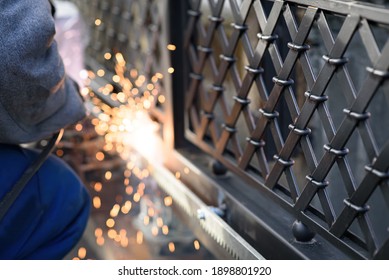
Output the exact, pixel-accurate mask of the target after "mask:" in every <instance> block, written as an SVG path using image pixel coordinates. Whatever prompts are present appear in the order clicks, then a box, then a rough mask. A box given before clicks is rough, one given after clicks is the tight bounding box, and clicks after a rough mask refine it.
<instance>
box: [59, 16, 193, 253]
mask: <svg viewBox="0 0 389 280" xmlns="http://www.w3.org/2000/svg"><path fill="white" fill-rule="evenodd" d="M95 24H96V25H99V24H101V21H100V20H98V19H97V20H96V22H95ZM167 48H168V50H169V51H174V50H175V49H176V47H175V46H174V45H171V44H169V45H168V46H167ZM103 57H104V59H105V60H107V61H114V63H115V67H114V69H115V73H113V74H110V73H109V71H107V70H106V69H98V70H97V71H96V72H92V71H89V72H88V82H87V87H85V88H83V89H82V95H84V96H89V103H90V104H91V105H90V106H91V107H90V111H91V124H92V125H93V127H94V130H95V132H96V134H97V135H98V136H99V137H100V138H102V139H103V141H102V143H101V147H100V149H101V150H94V151H93V154H92V155H91V158H93V159H94V160H95V161H97V162H98V163H100V164H102V166H106V167H104V170H103V173H102V175H103V180H102V181H101V182H92V183H91V184H90V186H91V189H92V190H93V192H94V194H93V199H92V203H93V207H94V209H96V210H98V209H100V211H101V210H103V209H108V213H107V216H106V218H105V220H104V224H102V225H100V227H97V228H96V229H95V232H94V235H95V241H96V244H97V245H98V246H100V247H102V246H106V245H108V244H109V243H111V242H114V243H115V244H116V245H119V247H122V248H127V247H128V246H129V245H130V244H134V243H136V244H138V245H139V246H141V245H142V244H143V243H145V242H146V241H147V238H150V237H153V238H158V237H160V236H164V237H165V238H166V237H168V236H170V235H171V234H174V227H173V229H171V220H172V217H171V214H169V213H171V211H172V210H171V207H172V204H173V199H172V197H171V196H162V197H160V201H156V202H154V201H152V200H151V199H150V196H149V195H148V194H147V192H150V191H149V190H150V186H149V180H148V178H149V176H150V171H151V167H150V166H146V167H145V166H142V165H143V163H140V160H139V156H138V155H137V153H139V154H141V155H142V156H143V157H146V158H152V159H153V164H159V163H162V161H163V155H162V151H163V149H161V145H160V142H159V141H160V140H159V139H160V135H158V133H159V129H160V127H159V124H157V123H156V122H154V121H153V120H152V119H151V118H150V114H149V113H150V110H151V109H153V108H155V107H156V106H159V105H163V104H164V103H165V102H166V98H165V96H164V95H163V91H162V90H161V83H162V80H163V78H164V76H163V74H161V73H155V74H153V75H149V76H146V75H143V74H141V73H139V72H138V71H137V70H136V69H129V68H128V66H127V63H126V61H125V59H124V56H123V55H122V54H121V53H116V54H111V53H109V52H106V53H104V55H103ZM166 72H167V73H170V74H172V73H173V72H174V69H173V68H169V69H167V70H166ZM101 78H102V79H101ZM94 79H96V80H97V79H98V80H99V81H100V80H105V81H108V82H107V83H106V84H105V85H103V86H100V88H99V89H98V91H97V92H93V90H92V89H91V87H89V86H90V85H91V84H92V83H93V80H94ZM96 83H97V81H96ZM75 129H76V131H78V132H80V131H82V130H83V129H84V127H83V126H82V124H78V125H77V126H76V127H75ZM134 150H135V151H137V153H134ZM57 153H58V154H63V151H62V150H58V151H57ZM110 155H119V156H120V157H121V159H122V160H123V161H124V162H126V164H125V171H124V173H123V174H122V175H124V179H123V188H124V189H123V190H124V193H125V195H127V197H122V196H120V197H119V196H117V197H116V200H115V202H114V203H112V204H111V205H107V202H105V201H104V198H103V194H102V193H103V191H104V190H105V189H106V188H109V185H110V184H111V183H113V181H114V180H115V178H117V174H116V177H115V172H114V169H112V168H111V167H109V165H103V164H104V162H105V161H107V160H109V158H110ZM188 173H189V169H187V168H186V169H185V170H184V172H183V173H181V172H177V173H176V174H175V176H176V178H177V179H180V178H181V176H182V175H184V174H188ZM131 177H132V178H134V179H135V181H138V183H135V182H134V180H132V179H131ZM146 189H147V190H146ZM137 205H138V206H140V207H141V208H142V207H144V210H145V211H143V212H142V211H141V213H139V215H138V219H139V220H140V221H141V222H140V224H141V226H139V228H138V229H137V230H136V232H130V231H127V230H126V229H123V228H122V225H121V224H120V216H121V215H130V214H131V210H133V209H136V208H137V207H136V206H137ZM138 208H139V207H138ZM131 234H133V235H134V236H133V237H131V236H130V235H131ZM166 246H167V248H168V250H169V252H170V253H172V254H173V253H174V252H175V251H176V250H177V248H176V244H175V243H174V242H172V241H169V240H168V241H167V243H166ZM199 248H200V244H199V242H198V241H195V243H194V249H195V250H199ZM86 255H87V252H86V249H85V248H83V247H82V248H80V249H79V250H78V252H77V256H76V257H75V258H74V259H85V258H86Z"/></svg>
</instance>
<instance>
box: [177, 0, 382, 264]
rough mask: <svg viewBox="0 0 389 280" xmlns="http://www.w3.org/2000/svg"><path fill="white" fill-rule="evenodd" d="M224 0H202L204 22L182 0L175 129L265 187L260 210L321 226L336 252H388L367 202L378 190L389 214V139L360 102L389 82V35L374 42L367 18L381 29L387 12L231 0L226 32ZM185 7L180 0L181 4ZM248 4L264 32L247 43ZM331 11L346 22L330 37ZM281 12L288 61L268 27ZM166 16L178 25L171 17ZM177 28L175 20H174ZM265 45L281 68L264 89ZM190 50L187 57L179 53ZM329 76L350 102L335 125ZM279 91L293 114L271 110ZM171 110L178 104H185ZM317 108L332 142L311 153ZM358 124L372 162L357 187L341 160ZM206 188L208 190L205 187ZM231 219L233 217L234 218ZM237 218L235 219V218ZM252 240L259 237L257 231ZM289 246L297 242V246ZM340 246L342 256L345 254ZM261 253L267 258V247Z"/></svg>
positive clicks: (346, 5) (347, 5)
mask: <svg viewBox="0 0 389 280" xmlns="http://www.w3.org/2000/svg"><path fill="white" fill-rule="evenodd" d="M173 2H175V1H173ZM225 2H227V1H222V0H219V1H208V6H209V9H210V11H211V16H209V18H208V24H207V26H206V27H205V26H204V23H203V22H202V18H201V17H202V14H201V1H188V3H187V5H188V6H186V8H184V9H187V12H186V14H187V17H188V19H187V21H186V22H187V23H186V26H187V27H186V30H185V35H184V50H183V53H182V54H181V55H182V57H181V58H180V60H178V61H174V58H173V63H175V65H174V66H175V68H176V69H178V70H179V71H180V72H182V73H187V75H186V77H188V79H187V81H188V82H187V87H186V88H187V90H186V94H185V97H184V100H180V99H179V97H177V96H175V95H178V94H179V92H180V91H175V92H173V97H172V98H173V99H174V98H176V101H177V99H178V102H177V103H175V106H181V104H182V103H181V104H180V102H184V103H185V112H177V111H176V114H179V113H182V115H181V118H178V117H176V118H175V121H179V120H181V119H185V121H186V122H185V127H184V130H183V131H184V133H182V132H183V131H178V133H182V134H181V135H178V137H180V136H182V135H183V134H184V135H185V138H186V139H189V140H190V142H191V143H193V144H194V145H195V146H197V147H199V148H201V149H202V150H203V151H205V152H206V153H208V154H210V155H211V156H212V157H213V158H215V159H217V160H218V161H220V162H221V163H222V164H223V165H224V166H226V167H227V169H228V170H230V171H232V172H233V173H234V174H235V175H236V176H238V177H240V178H241V179H243V180H244V181H245V182H246V183H249V184H250V185H251V186H254V188H255V189H257V190H259V191H260V192H261V193H262V194H263V193H265V194H266V196H267V197H268V198H270V200H268V201H267V202H265V203H266V204H265V207H264V208H267V206H268V207H269V208H272V207H273V203H275V204H277V205H279V206H281V207H282V208H283V209H284V210H286V211H287V212H288V214H289V215H291V216H293V217H295V219H296V220H297V221H300V222H302V223H303V224H302V225H301V224H300V223H299V222H297V223H295V226H294V228H293V231H294V233H295V237H296V238H297V239H299V238H301V239H302V241H310V238H312V236H313V234H311V233H310V232H311V231H312V232H315V233H316V234H317V236H316V238H319V237H318V236H320V237H321V238H324V239H325V240H326V241H327V242H329V243H331V244H332V245H333V246H335V247H336V248H337V250H339V251H341V252H342V253H341V254H339V255H338V256H339V257H341V258H343V257H346V256H347V257H351V258H388V257H389V255H388V254H389V237H387V238H386V241H384V242H378V241H377V239H376V237H375V232H374V229H373V227H372V226H371V220H370V217H369V206H368V205H367V203H368V201H369V199H370V197H371V195H372V193H373V192H374V191H375V190H376V189H379V190H380V191H381V195H382V197H383V199H384V200H385V203H386V205H384V208H383V209H382V213H386V215H387V213H388V206H389V189H388V182H387V179H388V177H389V175H388V172H387V170H388V168H389V161H388V160H387V159H388V155H389V154H388V153H389V144H388V143H387V144H386V145H385V146H383V147H378V146H377V143H376V140H375V137H374V135H373V133H372V132H371V127H370V123H369V117H370V114H369V113H368V112H367V111H366V110H367V109H368V106H369V104H370V102H371V100H372V99H373V98H374V96H375V94H376V93H377V91H378V90H379V89H382V90H383V91H384V92H386V91H387V89H388V88H387V83H386V79H387V78H388V77H389V73H388V67H389V40H386V43H385V45H384V47H383V48H382V50H380V49H379V47H378V45H377V43H376V38H375V36H374V34H373V32H372V30H371V28H370V25H381V26H383V27H385V28H387V27H388V26H389V17H388V16H389V11H388V10H387V9H383V8H378V7H374V6H370V5H366V4H362V3H353V2H343V1H333V0H326V1H304V0H292V1H234V0H232V1H229V3H230V7H231V10H232V14H233V17H234V22H233V23H232V25H233V27H234V31H233V33H232V34H231V35H230V36H226V33H225V31H224V29H223V28H224V27H223V25H222V24H221V23H222V22H223V7H224V5H225ZM238 2H241V4H240V3H238ZM265 2H274V4H272V6H271V10H270V12H269V13H268V16H267V12H266V11H265V9H264V6H263V4H264V3H265ZM176 4H177V2H176ZM239 4H240V5H239ZM181 5H183V6H184V4H181ZM176 9H177V6H175V7H174V11H171V12H172V13H175V14H174V16H175V15H176V11H177V10H176ZM252 9H253V10H254V11H255V13H256V16H257V19H258V22H259V25H260V30H261V33H258V35H257V37H258V39H259V41H258V43H257V45H256V48H255V49H252V47H251V44H250V43H251V42H249V37H248V36H247V34H246V32H247V30H248V28H249V26H248V25H247V23H246V20H247V18H248V14H249V12H250V10H252ZM294 9H299V10H304V15H303V16H302V17H301V18H298V17H297V15H296V14H295V12H294ZM328 14H336V15H338V16H340V17H341V18H343V24H342V26H341V29H340V31H339V33H338V34H337V35H336V36H334V35H333V33H332V31H331V28H330V26H329V22H328V20H327V15H328ZM171 18H172V15H171ZM281 18H283V19H284V20H285V22H286V26H287V29H288V30H287V31H288V32H289V35H290V37H291V38H292V41H291V42H289V43H288V44H287V47H288V48H289V51H288V52H287V55H286V56H285V59H284V60H283V59H282V58H281V56H280V54H279V53H280V52H279V48H280V46H279V45H278V44H277V41H278V40H277V39H278V37H277V34H275V33H274V30H275V28H276V25H277V24H278V23H279V21H280V19H281ZM172 21H173V24H174V21H175V20H174V19H173V18H172ZM298 21H300V22H298ZM314 24H316V25H317V26H318V28H319V31H320V36H321V38H322V39H323V41H324V45H325V48H326V50H327V53H326V54H324V55H323V56H322V59H323V60H324V61H325V62H326V63H325V64H324V66H323V67H322V68H321V69H320V72H319V74H318V75H315V74H314V72H313V71H312V66H311V61H310V57H309V56H308V54H307V52H308V50H309V49H310V46H309V45H308V44H307V37H308V35H309V33H310V32H311V30H312V26H313V25H314ZM174 26H175V28H176V27H177V25H176V24H174ZM355 34H359V36H360V37H361V39H362V42H363V45H364V47H365V49H366V51H367V54H368V57H369V60H370V65H366V71H367V72H368V73H369V75H367V78H366V80H365V81H364V83H363V85H362V87H361V88H360V90H359V91H358V92H357V91H356V89H355V87H354V85H353V82H352V80H351V79H350V78H349V75H350V73H349V70H348V67H347V63H348V59H347V58H346V57H344V54H345V52H346V51H347V48H348V46H349V43H350V42H351V40H352V39H353V37H354V36H355ZM219 38H221V39H219ZM173 39H174V38H173ZM178 39H180V38H178ZM218 39H219V44H221V45H222V51H223V53H221V54H220V63H219V64H218V63H217V62H216V58H215V54H214V49H213V47H212V44H213V42H214V40H218ZM238 43H242V44H243V48H244V51H245V55H246V58H247V60H248V65H247V66H246V67H245V69H246V71H247V73H246V74H245V75H244V77H243V78H242V80H240V77H239V75H238V74H237V71H238V69H237V66H236V64H235V62H236V56H235V53H236V48H237V45H238ZM178 44H179V43H178ZM266 52H267V53H268V54H269V55H270V57H271V61H272V64H273V66H274V68H275V70H276V72H277V75H276V76H275V77H272V82H273V83H274V85H273V86H272V88H271V90H269V92H268V91H267V88H266V87H265V86H264V82H263V79H264V77H265V75H264V74H265V73H266V69H264V68H262V62H263V58H264V55H265V53H266ZM176 55H177V54H176ZM186 55H187V58H188V60H186V59H185V56H186ZM184 61H188V62H189V67H186V66H185V65H184V63H183V62H184ZM297 61H299V63H300V64H301V66H302V68H303V72H304V76H305V79H306V83H307V90H306V91H305V93H304V95H305V98H306V99H305V102H304V104H303V106H300V107H299V106H298V104H297V101H296V96H297V94H301V93H296V92H295V89H294V81H293V80H292V79H291V76H292V74H293V70H294V68H295V65H296V63H297ZM207 63H208V64H210V65H212V67H211V72H212V75H213V77H205V76H204V74H203V73H204V72H205V69H206V67H207V66H206V64H207ZM188 68H189V69H188ZM185 71H189V72H185ZM227 74H229V75H231V76H232V80H233V81H234V86H235V92H236V96H235V97H234V102H235V103H234V104H233V105H232V108H231V110H229V109H228V104H227V103H228V102H227V101H226V100H225V99H226V96H224V90H225V88H224V83H225V81H226V76H227ZM184 78H185V76H184ZM206 79H208V80H211V81H212V86H211V87H210V88H206V86H205V83H204V80H206ZM333 79H337V80H338V82H339V83H340V84H341V86H342V89H343V92H344V95H345V98H346V100H347V102H348V104H349V107H348V108H345V109H344V110H343V111H344V118H343V121H342V122H341V125H340V127H339V128H338V129H335V126H334V124H333V123H332V120H331V115H330V112H329V110H328V107H327V105H326V101H327V99H328V97H327V96H326V95H325V92H326V89H327V87H328V84H329V83H330V82H331V81H332V80H333ZM175 82H177V81H174V80H173V84H175ZM253 84H255V85H256V87H257V88H258V93H259V95H260V97H261V100H262V101H263V102H264V103H265V104H264V106H263V107H262V108H261V109H260V110H259V111H260V113H261V116H260V117H259V118H258V119H257V120H254V117H253V116H252V115H251V112H250V110H249V109H248V106H247V105H248V104H249V103H250V100H249V99H248V93H249V90H250V89H251V88H252V86H253ZM176 86H177V87H178V88H179V87H181V89H182V87H185V84H182V81H181V80H180V81H179V82H178V85H177V84H176ZM282 98H284V99H285V101H286V103H287V107H288V110H289V112H277V111H275V109H276V107H277V104H278V103H279V102H280V100H281V99H282ZM199 100H200V102H199ZM199 104H200V105H199ZM217 104H220V106H221V107H222V108H223V110H224V111H223V117H222V119H219V120H215V118H217V117H219V118H220V116H216V114H214V110H215V107H216V105H217ZM177 109H178V110H181V107H178V108H176V110H177ZM316 111H317V113H318V115H319V117H320V120H321V122H322V123H323V128H324V131H325V134H326V136H327V139H328V144H327V145H325V146H324V149H325V151H326V152H325V154H324V156H323V157H322V158H321V159H319V160H318V159H317V158H316V155H315V153H314V151H313V148H312V142H311V138H310V134H311V130H310V129H309V127H308V125H309V123H310V121H311V119H312V116H313V114H314V113H315V112H316ZM281 114H290V117H291V119H292V120H293V123H292V124H290V126H289V128H290V133H289V134H288V135H287V137H286V139H284V138H283V137H282V135H281V133H280V129H279V122H278V120H277V119H278V118H279V116H280V115H281ZM241 115H242V116H243V117H244V118H245V122H246V125H247V127H248V129H249V135H247V144H246V145H245V146H242V145H241V144H240V143H239V142H238V139H237V137H236V133H237V129H238V128H237V127H236V125H237V121H238V119H239V118H240V116H241ZM217 121H218V122H221V123H223V129H222V131H221V132H219V131H218V127H217V126H216V123H217ZM176 124H178V126H179V125H182V124H180V123H176ZM267 130H270V131H271V135H272V138H273V140H274V142H275V145H276V151H277V154H276V155H275V156H274V165H271V164H270V161H269V159H268V158H267V157H266V155H265V150H266V144H265V142H264V141H263V138H264V134H265V132H266V131H267ZM355 131H358V132H359V134H360V137H361V139H362V141H363V143H364V147H365V149H366V153H367V154H368V157H369V159H370V163H367V164H366V167H365V170H366V174H365V176H364V179H363V180H362V182H361V183H360V184H359V185H356V184H355V180H354V179H353V178H354V175H353V171H352V170H351V169H350V164H349V162H348V158H347V154H348V153H349V150H348V149H347V148H346V145H347V143H348V141H349V139H350V137H351V135H352V134H353V133H354V132H355ZM176 135H177V134H176ZM299 145H301V148H302V151H303V153H304V157H305V160H306V162H307V165H308V167H309V171H310V173H309V174H306V179H307V180H306V184H305V185H304V186H298V185H297V183H296V180H295V175H294V174H293V170H292V168H291V167H292V166H293V164H294V160H293V152H294V151H295V149H296V148H297V146H299ZM253 157H256V158H257V160H258V162H259V168H257V170H254V171H256V172H251V171H252V169H251V166H250V162H251V160H252V159H253ZM335 163H336V164H337V166H338V168H339V169H340V173H341V175H342V179H343V184H344V185H343V187H344V188H345V189H346V191H347V194H348V197H345V198H344V208H343V210H342V211H341V212H340V213H335V211H334V209H333V207H332V202H331V199H330V197H329V195H328V192H327V187H328V186H329V182H328V181H326V177H327V175H328V173H329V172H330V170H331V169H332V168H333V167H334V165H335ZM283 174H284V175H285V176H286V178H287V186H282V185H280V182H279V180H280V177H281V175H283ZM239 188H240V186H238V185H237V186H235V188H234V189H233V190H232V193H231V190H230V194H232V197H237V196H238V194H237V193H239V192H240V191H241V190H239ZM199 192H201V190H200V191H199ZM204 196H206V194H205V193H204ZM315 196H318V198H319V200H320V206H321V208H322V210H318V209H317V208H316V207H314V206H313V205H312V204H311V202H312V199H313V198H314V197H315ZM240 203H242V204H245V203H246V201H240ZM262 207H263V206H262ZM232 208H234V206H232ZM276 211H278V210H276ZM280 213H281V212H280ZM241 214H242V213H241ZM254 215H255V214H254ZM232 216H233V215H232ZM236 218H237V217H235V219H236ZM281 220H282V219H279V221H278V223H281V222H282V221H281ZM355 220H356V221H357V222H358V224H359V226H360V228H361V231H362V236H358V235H357V234H354V233H353V232H352V231H351V230H350V226H351V224H352V223H353V222H354V221H355ZM231 222H233V223H238V222H237V221H231ZM273 222H274V221H273ZM265 223H267V222H265ZM237 226H238V227H239V225H237ZM288 226H289V227H290V226H291V225H288ZM243 227H244V225H242V228H241V231H242V232H243V234H246V235H250V234H249V233H248V232H249V231H250V229H248V228H246V229H244V228H243ZM262 228H263V227H262ZM299 230H301V231H303V232H304V231H305V233H304V234H302V233H301V234H302V235H303V237H300V236H301V234H300V233H298V231H299ZM245 232H246V233H245ZM296 232H297V233H296ZM254 238H258V236H256V237H254ZM305 239H306V240H305ZM255 241H256V242H261V241H259V240H255ZM264 242H266V241H264ZM292 243H293V242H292ZM310 244H311V243H310ZM300 245H301V244H299V245H298V246H300ZM293 246H294V247H295V248H296V245H293ZM298 246H297V247H298ZM259 247H261V246H259ZM303 254H305V253H303ZM336 254H337V253H334V255H332V256H331V257H332V258H334V257H336ZM342 254H345V255H344V256H342ZM264 255H265V257H266V254H264ZM284 256H286V255H284ZM270 257H271V256H270ZM273 257H274V256H273ZM308 257H316V258H325V256H324V255H322V256H321V255H320V253H318V252H317V255H315V256H308Z"/></svg>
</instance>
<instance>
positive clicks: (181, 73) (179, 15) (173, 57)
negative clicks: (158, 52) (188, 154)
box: [161, 0, 188, 149]
mask: <svg viewBox="0 0 389 280" xmlns="http://www.w3.org/2000/svg"><path fill="white" fill-rule="evenodd" d="M161 5H164V6H165V7H166V8H165V9H166V13H165V14H166V17H165V22H164V24H163V25H164V28H163V29H164V31H163V32H166V36H161V40H162V41H163V42H162V43H161V45H162V46H167V45H168V44H174V45H175V46H176V50H175V51H173V52H167V50H166V48H164V50H163V52H164V54H165V55H164V57H165V58H164V60H163V61H164V64H165V69H166V70H167V68H168V67H173V68H174V73H173V74H172V75H169V74H167V75H165V80H166V100H167V102H166V123H165V124H164V128H163V137H164V141H165V143H166V144H167V146H168V147H169V148H171V149H173V148H180V147H183V146H185V145H186V143H187V141H186V140H185V122H184V120H185V110H184V109H183V108H184V104H185V97H184V93H185V90H186V85H187V82H188V81H187V77H188V69H187V68H186V63H185V61H186V54H185V52H184V48H183V46H184V34H185V22H186V11H187V7H186V5H187V1H182V0H164V1H161ZM161 8H162V7H161ZM165 9H163V10H165Z"/></svg>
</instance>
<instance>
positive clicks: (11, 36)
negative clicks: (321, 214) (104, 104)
mask: <svg viewBox="0 0 389 280" xmlns="http://www.w3.org/2000/svg"><path fill="white" fill-rule="evenodd" d="M0 10H1V17H0V143H24V142H30V141H36V140H39V139H41V138H44V137H47V136H49V135H50V134H52V133H53V132H55V131H57V130H59V129H60V128H62V127H65V126H67V125H69V124H73V123H75V122H77V121H79V120H81V119H83V118H84V117H85V107H84V104H83V100H82V99H81V97H80V95H79V92H78V89H77V88H76V86H75V84H74V82H73V81H71V80H70V79H68V78H67V77H66V75H65V70H64V66H63V63H62V59H61V57H60V55H59V53H58V50H57V45H56V42H55V41H54V40H53V37H54V35H55V26H54V19H53V17H52V14H51V6H50V3H49V1H48V0H34V3H32V2H31V1H29V0H17V1H15V0H0Z"/></svg>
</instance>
